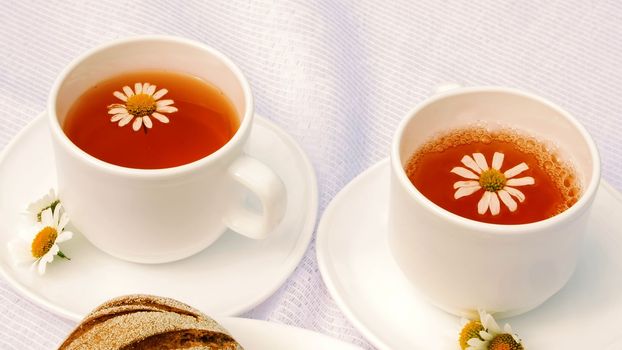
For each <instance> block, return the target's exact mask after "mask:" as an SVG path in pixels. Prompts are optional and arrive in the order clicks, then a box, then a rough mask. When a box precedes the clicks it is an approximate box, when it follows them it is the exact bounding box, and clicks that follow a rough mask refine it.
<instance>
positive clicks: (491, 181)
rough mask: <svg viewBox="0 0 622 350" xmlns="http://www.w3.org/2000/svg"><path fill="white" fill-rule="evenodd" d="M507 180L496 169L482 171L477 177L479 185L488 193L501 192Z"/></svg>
mask: <svg viewBox="0 0 622 350" xmlns="http://www.w3.org/2000/svg"><path fill="white" fill-rule="evenodd" d="M506 182H507V179H506V178H505V175H503V173H501V172H500V171H499V170H497V169H492V168H490V169H488V170H484V171H483V172H482V174H481V175H480V176H479V185H480V186H481V187H482V188H483V189H484V190H486V191H488V192H497V191H499V190H501V189H502V188H503V187H504V186H505V183H506Z"/></svg>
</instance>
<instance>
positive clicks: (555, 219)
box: [391, 86, 601, 237]
mask: <svg viewBox="0 0 622 350" xmlns="http://www.w3.org/2000/svg"><path fill="white" fill-rule="evenodd" d="M482 92H484V93H490V92H500V93H504V94H510V95H515V96H519V97H524V98H528V99H531V100H533V101H536V102H538V103H540V104H543V105H545V106H547V107H549V108H551V109H553V110H555V111H556V112H557V113H559V114H560V115H561V116H563V117H564V118H565V119H566V121H567V122H568V123H569V124H570V125H572V126H573V127H574V128H575V129H576V130H577V131H578V132H579V134H580V135H581V137H582V138H583V140H584V141H585V143H586V145H587V147H588V150H589V154H590V157H591V159H592V171H591V177H590V181H589V183H588V184H587V186H585V188H584V191H583V194H582V195H581V197H580V198H579V200H578V201H577V202H576V203H575V204H573V205H572V206H571V207H570V208H568V209H566V210H565V211H563V212H562V213H560V214H557V215H555V216H552V217H550V218H547V219H544V220H540V221H536V222H532V223H527V224H517V225H504V224H492V223H485V222H480V221H476V220H472V219H467V218H465V217H462V216H460V215H457V214H454V213H452V212H450V211H448V210H446V209H444V208H442V207H440V206H439V205H437V204H436V203H434V202H432V201H431V200H429V199H428V198H427V197H425V196H424V195H423V194H422V193H421V192H420V191H419V190H418V189H417V188H416V187H415V186H414V185H413V184H412V183H411V182H410V180H409V179H408V176H407V175H406V171H405V170H404V169H403V167H402V157H401V156H400V146H401V144H402V140H403V139H404V131H405V129H406V126H407V125H408V123H409V122H410V121H411V120H412V119H413V118H415V117H416V116H417V114H418V113H419V112H420V111H421V110H423V109H424V108H426V107H427V106H429V105H431V104H432V103H435V102H437V101H440V100H443V99H446V98H449V97H452V96H457V95H465V94H473V93H482ZM391 171H393V172H394V174H395V175H396V178H397V180H398V181H399V183H400V186H401V188H402V190H403V191H406V192H407V193H408V195H409V197H410V198H411V199H412V200H414V201H417V202H419V204H421V205H422V206H423V207H424V208H425V209H426V210H428V211H429V212H431V213H432V214H433V215H435V216H436V217H437V218H439V219H442V220H445V221H446V222H447V223H451V224H454V225H458V226H460V227H463V228H466V229H470V230H472V231H477V232H480V233H482V234H490V235H495V236H497V235H498V234H503V235H507V236H508V237H510V236H514V235H516V234H518V235H525V234H529V233H537V232H542V231H546V230H549V229H551V228H553V227H556V226H559V225H561V224H563V223H567V222H569V221H571V220H573V219H574V218H575V217H577V216H579V215H581V213H582V212H584V211H585V210H586V209H587V208H588V207H589V204H590V203H591V202H592V200H593V198H594V196H595V195H596V190H597V189H598V184H599V182H600V171H601V169H600V157H599V154H598V149H597V147H596V144H595V143H594V140H593V139H592V137H591V136H590V134H589V133H588V132H587V130H586V129H585V127H584V126H583V125H581V124H580V123H579V122H578V121H577V120H576V119H575V118H574V117H573V116H572V115H570V113H568V112H566V111H565V110H564V109H562V108H561V107H560V106H558V105H556V104H555V103H553V102H551V101H549V100H546V99H544V98H542V97H540V96H537V95H534V94H532V93H530V92H525V91H522V90H518V89H515V88H508V87H501V86H475V87H460V88H456V89H452V90H449V91H446V92H441V93H438V94H435V95H433V96H431V97H429V98H427V99H426V100H424V101H423V102H421V103H420V104H418V105H417V106H416V107H415V108H413V109H412V110H410V111H409V112H408V114H407V116H406V117H405V118H404V119H402V121H401V122H400V123H399V125H398V127H397V130H396V132H395V134H394V136H393V141H392V144H391Z"/></svg>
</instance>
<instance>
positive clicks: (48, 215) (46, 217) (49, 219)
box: [41, 208, 55, 227]
mask: <svg viewBox="0 0 622 350" xmlns="http://www.w3.org/2000/svg"><path fill="white" fill-rule="evenodd" d="M41 224H42V225H43V227H45V226H50V227H52V226H55V225H54V214H52V209H51V208H48V209H45V210H44V211H42V212H41Z"/></svg>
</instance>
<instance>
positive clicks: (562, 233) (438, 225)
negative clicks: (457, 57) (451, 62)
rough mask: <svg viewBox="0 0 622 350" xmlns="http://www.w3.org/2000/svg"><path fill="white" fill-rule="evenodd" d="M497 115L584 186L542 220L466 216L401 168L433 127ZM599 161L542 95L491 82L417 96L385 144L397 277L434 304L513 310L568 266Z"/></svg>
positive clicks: (546, 292)
mask: <svg viewBox="0 0 622 350" xmlns="http://www.w3.org/2000/svg"><path fill="white" fill-rule="evenodd" d="M478 122H479V123H481V122H484V123H493V124H502V125H507V126H511V127H515V128H517V129H521V130H523V131H525V132H527V133H529V134H530V135H531V136H534V137H536V138H538V139H541V140H548V141H551V142H553V143H555V144H556V145H557V146H558V148H559V149H560V150H561V151H562V152H563V155H565V156H566V157H567V158H568V160H569V162H570V163H571V164H573V165H574V167H575V169H576V171H577V175H578V176H579V178H580V181H581V183H582V189H583V191H582V195H581V197H580V198H579V200H578V201H577V202H576V203H575V204H574V205H573V206H572V207H570V208H569V209H567V210H566V211H564V212H562V213H561V214H558V215H556V216H553V217H551V218H549V219H546V220H543V221H539V222H534V223H530V224H522V225H497V224H488V223H482V222H478V221H473V220H469V219H466V218H463V217H461V216H458V215H455V214H453V213H451V212H449V211H446V210H444V209H442V208H441V207H439V206H438V205H436V204H434V203H433V202H431V201H430V200H428V199H427V198H426V197H425V196H423V195H422V194H421V193H420V192H419V191H418V190H417V188H415V186H413V185H412V183H411V182H410V181H409V179H408V177H407V175H406V173H405V170H404V167H405V165H406V164H407V162H408V160H409V158H410V156H411V155H412V154H413V153H414V151H415V150H416V149H417V148H418V147H419V146H421V145H422V144H423V143H425V142H426V141H429V140H430V139H431V138H433V137H434V135H436V134H438V133H440V132H443V131H447V130H448V129H451V128H456V127H460V126H467V125H473V124H474V123H478ZM599 179H600V161H599V156H598V152H597V149H596V146H595V145H594V142H593V141H592V139H591V137H590V136H589V135H588V133H587V131H586V130H585V129H584V128H583V127H582V126H581V125H580V124H579V123H578V122H577V121H576V120H575V119H574V118H573V117H571V116H570V115H569V114H568V113H567V112H565V111H564V110H562V109H561V108H560V107H558V106H556V105H554V104H552V103H551V102H548V101H546V100H544V99H542V98H540V97H537V96H534V95H532V94H528V93H525V92H520V91H517V90H514V89H507V88H498V87H475V88H458V89H454V90H450V91H447V92H444V93H440V94H437V95H435V96H433V97H431V98H429V99H428V100H426V101H424V102H423V103H421V104H420V105H419V106H417V107H416V108H415V109H414V110H412V111H411V112H410V113H409V114H408V116H407V117H406V118H405V119H404V120H403V121H402V122H401V124H400V125H399V127H398V129H397V132H396V134H395V136H394V139H393V144H392V148H391V190H390V207H389V222H388V230H389V238H388V239H389V246H390V249H391V252H392V254H393V256H394V258H395V260H396V261H397V263H398V265H399V266H400V268H401V269H402V271H403V272H404V274H405V276H406V277H407V278H408V279H409V280H410V281H411V282H412V283H413V284H414V285H415V286H416V287H417V289H418V290H420V291H421V292H422V293H423V294H424V295H426V296H427V297H428V298H429V300H430V301H431V302H432V303H434V304H435V305H437V306H438V307H440V308H442V309H444V310H446V311H448V312H450V313H453V314H456V315H461V316H472V315H474V312H476V311H477V310H478V309H484V310H487V311H488V312H493V313H501V314H502V315H501V316H510V315H516V314H520V313H523V312H526V311H528V310H531V309H533V308H535V307H537V306H538V305H540V304H542V303H543V302H544V301H546V300H547V299H548V298H550V297H551V296H552V295H554V294H555V293H557V292H558V291H559V290H560V289H561V288H562V287H563V286H564V285H565V284H566V282H567V281H568V280H569V278H570V276H571V275H572V273H573V271H574V269H575V266H576V262H577V258H578V254H579V251H580V248H581V243H582V237H583V235H584V233H585V229H586V222H587V219H588V213H589V210H590V207H591V204H592V201H593V199H594V196H595V194H596V190H597V188H598V183H599Z"/></svg>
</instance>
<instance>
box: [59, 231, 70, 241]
mask: <svg viewBox="0 0 622 350" xmlns="http://www.w3.org/2000/svg"><path fill="white" fill-rule="evenodd" d="M72 238H73V232H71V231H63V232H61V234H60V235H58V237H57V238H56V243H62V242H65V241H68V240H70V239H72Z"/></svg>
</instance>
